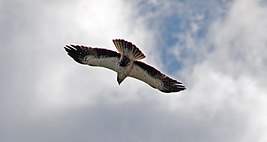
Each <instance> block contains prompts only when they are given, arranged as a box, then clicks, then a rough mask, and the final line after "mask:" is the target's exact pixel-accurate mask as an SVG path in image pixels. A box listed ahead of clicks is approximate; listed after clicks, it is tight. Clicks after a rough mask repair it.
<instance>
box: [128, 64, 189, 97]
mask: <svg viewBox="0 0 267 142" xmlns="http://www.w3.org/2000/svg"><path fill="white" fill-rule="evenodd" d="M129 76H131V77H133V78H136V79H139V80H141V81H143V82H146V83H147V84H149V85H150V86H152V87H153V88H156V89H158V90H160V91H162V92H165V93H170V92H179V91H182V90H185V86H183V85H182V83H181V82H178V81H176V80H174V79H171V78H170V77H168V76H166V75H164V74H162V73H161V72H160V71H158V70H157V69H155V68H153V67H151V66H149V65H147V64H145V63H143V62H140V61H134V64H133V68H132V71H131V72H130V74H129Z"/></svg>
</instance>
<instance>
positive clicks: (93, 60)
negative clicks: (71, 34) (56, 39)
mask: <svg viewBox="0 0 267 142" xmlns="http://www.w3.org/2000/svg"><path fill="white" fill-rule="evenodd" d="M64 48H65V50H66V51H67V53H68V55H69V56H70V57H72V58H73V59H74V60H75V61H76V62H78V63H81V64H87V65H90V66H100V67H105V68H108V69H111V70H113V71H116V72H117V65H118V62H119V58H120V54H119V53H117V52H114V51H111V50H107V49H102V48H92V47H86V46H80V45H66V47H64Z"/></svg>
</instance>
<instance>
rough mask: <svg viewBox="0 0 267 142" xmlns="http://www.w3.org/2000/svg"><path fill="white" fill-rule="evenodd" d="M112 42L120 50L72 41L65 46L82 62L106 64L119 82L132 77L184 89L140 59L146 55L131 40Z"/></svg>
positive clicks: (167, 89) (161, 86)
mask: <svg viewBox="0 0 267 142" xmlns="http://www.w3.org/2000/svg"><path fill="white" fill-rule="evenodd" d="M113 43H114V45H115V47H116V49H117V50H118V52H115V51H112V50H108V49H104V48H93V47H87V46H82V45H73V44H70V45H66V46H65V47H64V48H65V50H66V52H67V54H68V55H69V56H70V57H72V58H73V59H74V60H75V61H76V62H78V63H80V64H84V65H89V66H97V67H104V68H108V69H110V70H113V71H115V72H117V82H118V84H119V85H120V84H121V83H122V81H123V80H124V79H125V78H126V77H128V76H129V77H133V78H136V79H138V80H141V81H143V82H145V83H147V84H149V85H150V86H151V87H153V88H155V89H158V90H160V91H162V92H165V93H170V92H179V91H182V90H185V86H183V85H182V83H181V82H178V81H176V80H174V79H172V78H170V77H168V76H166V75H165V74H163V73H161V72H160V71H159V70H157V69H155V68H154V67H152V66H150V65H148V64H145V63H144V62H141V61H139V60H141V59H144V58H145V55H144V54H143V53H142V52H141V51H140V50H139V48H137V47H136V46H135V45H134V44H132V43H131V42H128V41H126V40H123V39H114V40H113Z"/></svg>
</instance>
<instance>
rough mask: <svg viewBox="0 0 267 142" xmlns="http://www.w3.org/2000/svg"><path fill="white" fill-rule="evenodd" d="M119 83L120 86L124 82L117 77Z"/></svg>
mask: <svg viewBox="0 0 267 142" xmlns="http://www.w3.org/2000/svg"><path fill="white" fill-rule="evenodd" d="M117 82H118V84H119V85H120V84H121V82H122V80H120V78H119V77H117Z"/></svg>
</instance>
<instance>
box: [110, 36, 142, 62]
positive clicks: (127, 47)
mask: <svg viewBox="0 0 267 142" xmlns="http://www.w3.org/2000/svg"><path fill="white" fill-rule="evenodd" d="M113 43H114V45H115V47H116V48H117V50H118V51H119V53H120V54H122V55H125V56H127V57H128V58H130V59H132V60H136V61H137V60H141V59H144V58H145V57H146V56H145V55H144V53H142V51H141V50H139V48H137V47H136V46H135V45H134V44H132V43H131V42H128V41H125V40H123V39H114V40H113Z"/></svg>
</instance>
